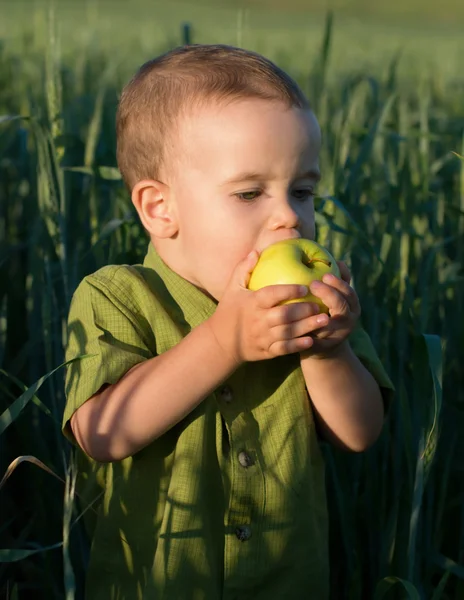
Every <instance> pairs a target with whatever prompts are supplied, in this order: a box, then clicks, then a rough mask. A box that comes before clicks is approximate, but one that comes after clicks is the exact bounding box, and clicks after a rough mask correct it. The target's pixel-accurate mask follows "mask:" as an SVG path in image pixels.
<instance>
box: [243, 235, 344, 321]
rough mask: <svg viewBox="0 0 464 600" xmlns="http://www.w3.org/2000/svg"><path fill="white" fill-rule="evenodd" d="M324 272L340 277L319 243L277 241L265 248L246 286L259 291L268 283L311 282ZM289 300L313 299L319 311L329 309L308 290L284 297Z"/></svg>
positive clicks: (333, 261)
mask: <svg viewBox="0 0 464 600" xmlns="http://www.w3.org/2000/svg"><path fill="white" fill-rule="evenodd" d="M326 273H332V274H333V275H336V276H337V277H340V269H339V268H338V265H337V262H336V260H335V259H334V257H333V256H332V255H331V254H330V252H328V250H326V249H325V248H324V247H323V246H321V245H320V244H318V243H317V242H313V241H312V240H307V239H304V238H299V239H290V240H281V241H280V242H276V243H274V244H271V245H270V246H268V247H267V248H265V249H264V250H263V251H262V252H261V254H260V256H259V259H258V262H257V263H256V266H255V268H254V269H253V272H252V274H251V277H250V281H249V283H248V289H250V290H253V291H255V290H259V289H261V288H263V287H266V286H268V285H277V284H294V283H296V284H298V285H306V286H308V288H309V286H310V285H311V282H313V281H314V280H316V279H318V280H322V277H323V276H324V275H325V274H326ZM293 302H313V303H315V304H317V305H318V306H319V309H320V311H321V312H325V313H326V314H328V313H329V309H328V308H327V306H326V305H325V304H324V303H323V302H322V300H321V299H320V298H317V297H316V296H313V294H311V292H308V294H306V296H303V297H300V298H295V299H292V300H287V301H285V302H282V304H291V303H293Z"/></svg>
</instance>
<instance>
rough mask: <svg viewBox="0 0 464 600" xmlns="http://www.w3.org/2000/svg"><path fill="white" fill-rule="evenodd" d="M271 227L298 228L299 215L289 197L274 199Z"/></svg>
mask: <svg viewBox="0 0 464 600" xmlns="http://www.w3.org/2000/svg"><path fill="white" fill-rule="evenodd" d="M270 225H271V229H279V228H280V227H285V228H286V229H298V227H299V225H300V217H299V215H298V213H297V212H296V211H295V209H294V208H293V206H292V203H291V201H290V198H288V197H287V198H285V197H284V198H282V199H280V200H276V202H275V204H274V207H273V211H272V214H271V223H270Z"/></svg>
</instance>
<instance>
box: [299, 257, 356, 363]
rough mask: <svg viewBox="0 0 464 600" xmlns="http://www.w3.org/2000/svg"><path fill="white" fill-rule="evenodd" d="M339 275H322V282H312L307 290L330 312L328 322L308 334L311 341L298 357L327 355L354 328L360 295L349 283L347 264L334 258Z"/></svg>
mask: <svg viewBox="0 0 464 600" xmlns="http://www.w3.org/2000/svg"><path fill="white" fill-rule="evenodd" d="M337 264H338V266H339V268H340V275H341V278H339V277H336V276H335V275H330V274H327V275H324V277H323V278H322V282H321V281H313V283H312V284H311V286H310V288H309V289H310V292H311V293H312V294H313V295H314V296H317V297H318V298H320V299H321V300H322V302H323V303H324V304H325V305H326V306H327V308H328V309H329V311H330V317H328V322H327V325H323V326H322V327H321V328H320V329H317V330H316V331H314V332H312V333H311V337H312V338H313V339H314V344H313V345H312V346H311V347H310V348H309V349H308V350H307V351H304V352H301V353H300V355H301V358H302V359H303V358H309V357H312V358H325V357H326V356H330V355H331V354H332V353H333V351H334V350H336V348H337V347H338V346H340V345H341V344H342V343H343V342H344V341H345V340H346V339H347V338H348V336H349V335H350V333H351V332H352V331H353V329H354V327H355V325H356V322H357V320H358V319H359V317H360V315H361V306H360V303H359V298H358V295H357V294H356V292H355V291H354V289H353V288H352V287H351V286H350V281H351V273H350V270H349V269H348V267H347V266H346V264H345V263H344V262H342V261H337Z"/></svg>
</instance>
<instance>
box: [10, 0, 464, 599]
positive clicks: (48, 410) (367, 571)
mask: <svg viewBox="0 0 464 600" xmlns="http://www.w3.org/2000/svg"><path fill="white" fill-rule="evenodd" d="M264 4H265V2H264V0H262V1H259V0H258V1H257V2H255V3H253V2H242V3H238V2H232V1H231V0H230V1H224V2H222V3H215V4H212V3H207V2H204V3H195V4H193V3H188V2H184V3H179V2H177V3H170V4H169V5H168V4H167V3H164V4H163V3H161V2H148V0H136V2H135V3H134V4H131V9H130V11H129V10H128V7H127V4H125V3H122V2H112V3H110V2H105V1H104V0H100V1H99V2H90V1H87V2H82V3H79V4H77V3H72V2H60V3H58V2H55V3H52V2H48V3H45V2H38V1H35V2H33V1H32V0H31V1H29V2H26V1H23V2H2V3H1V5H0V6H1V9H0V10H1V12H0V15H1V17H0V273H1V276H0V480H1V483H0V515H1V520H0V597H1V598H5V599H8V600H29V599H30V598H34V599H39V600H42V599H44V600H45V599H46V600H58V599H59V600H61V599H63V600H64V599H66V600H71V599H76V600H80V599H82V598H83V595H82V593H83V592H82V586H83V575H84V573H85V568H86V561H87V558H88V541H87V540H86V538H85V535H84V530H83V526H82V523H83V516H84V517H85V515H88V513H89V512H91V511H92V507H88V506H85V505H83V503H81V502H79V500H78V498H77V497H76V494H75V478H76V462H75V456H74V454H73V452H71V448H70V445H69V444H68V443H67V442H66V441H65V439H64V438H63V436H62V435H61V432H60V426H61V415H62V411H63V406H64V392H63V360H64V358H63V356H64V353H63V349H64V346H65V344H66V335H67V333H66V317H67V312H68V309H69V302H70V299H71V297H72V294H73V291H74V290H75V288H76V287H77V285H78V283H79V282H80V280H81V279H82V278H83V277H84V276H85V275H87V274H88V273H90V272H93V271H95V270H96V269H98V268H99V267H101V266H103V265H105V264H108V263H131V262H132V263H136V262H140V261H141V259H142V258H143V255H144V251H145V248H146V237H145V234H144V231H143V228H142V227H141V225H140V224H139V222H138V220H137V215H136V213H135V211H134V209H133V207H132V205H131V202H130V198H129V197H128V194H127V192H126V191H125V189H124V187H123V185H122V183H121V180H120V176H119V172H118V170H117V168H116V160H115V131H114V118H115V110H116V105H117V100H118V94H119V93H120V90H121V88H122V86H123V84H124V83H125V82H126V81H127V79H128V77H129V76H130V75H131V74H132V73H133V72H134V71H135V69H136V68H137V67H138V66H139V65H140V64H141V63H142V62H143V61H144V60H146V59H148V58H151V57H153V56H155V55H156V54H159V53H160V52H162V51H165V50H167V49H168V48H172V47H174V46H176V45H178V44H180V43H184V42H189V41H190V42H191V41H193V42H202V43H212V42H219V43H228V44H234V45H239V46H243V47H246V48H249V49H253V50H258V51H260V52H262V53H264V54H265V55H266V56H268V57H269V58H271V59H273V60H275V61H276V62H277V63H278V64H279V65H280V66H282V67H283V68H285V69H287V70H288V71H289V72H290V73H291V74H292V75H293V76H294V77H295V78H296V79H297V80H298V82H299V83H300V84H301V86H302V87H303V89H304V90H305V92H306V93H307V94H308V96H309V98H310V100H311V103H312V104H313V106H314V108H315V111H316V114H317V116H318V119H319V122H320V124H321V128H322V131H323V139H324V141H323V150H322V158H321V167H322V173H323V179H322V183H321V187H320V194H321V196H320V197H319V198H318V199H317V226H318V239H319V241H320V242H321V243H323V244H325V245H327V246H328V247H329V248H330V249H331V251H332V252H333V253H334V254H335V255H336V256H337V258H339V259H341V260H346V261H347V262H348V263H349V265H350V266H351V269H352V271H353V276H354V285H355V287H356V290H357V292H358V294H359V296H360V299H361V304H362V307H363V315H362V322H363V325H364V327H365V328H366V329H367V331H368V332H369V334H370V335H371V338H372V340H373V343H374V345H375V347H376V348H377V350H378V352H379V355H380V357H381V359H382V361H383V362H384V364H385V366H386V368H387V370H388V372H389V373H390V375H391V377H392V379H393V382H394V384H395V386H396V390H397V393H396V399H395V402H394V404H393V406H392V410H391V413H390V415H389V418H388V421H387V423H386V425H385V428H384V431H383V433H382V436H381V438H380V440H379V441H378V443H377V444H376V445H375V446H374V447H373V448H372V449H370V450H369V451H368V452H366V453H364V454H362V455H349V454H344V453H342V452H338V451H336V450H334V449H332V448H329V447H324V454H325V457H326V460H327V469H328V488H329V499H330V515H331V559H332V587H333V599H334V600H361V599H368V600H371V599H374V600H381V599H383V598H385V599H386V600H389V599H394V598H398V599H403V598H411V599H420V600H463V599H464V371H463V368H462V365H461V362H460V361H461V360H462V359H463V358H464V355H463V351H464V310H463V305H464V283H463V282H464V271H463V265H464V162H463V161H462V160H461V158H460V155H463V154H464V78H463V76H462V67H461V65H462V60H463V57H464V41H463V39H462V36H461V35H460V30H461V27H462V23H464V20H463V19H464V9H462V3H458V2H453V0H447V1H445V2H444V3H442V4H441V5H440V7H438V9H437V8H436V9H435V13H434V12H433V11H434V9H433V6H432V4H431V3H427V2H425V3H418V2H415V0H414V2H412V3H409V4H408V2H403V3H401V2H396V1H395V2H391V3H390V4H389V6H390V11H386V9H385V10H383V9H382V11H381V14H375V12H376V11H375V10H374V9H372V6H373V4H372V3H365V2H364V3H363V2H362V1H361V0H359V1H357V2H353V3H352V4H353V7H352V8H350V10H348V9H347V7H346V3H344V2H341V1H340V2H339V3H338V5H337V2H335V3H334V6H335V9H334V11H333V12H330V13H328V12H327V11H326V10H325V8H326V6H325V3H324V2H315V3H314V10H313V11H312V12H311V13H309V12H308V11H307V10H306V11H305V10H303V9H304V6H303V4H304V3H302V2H299V1H298V0H293V1H292V2H289V3H288V7H287V10H286V11H285V12H283V11H282V9H281V5H282V4H283V3H281V2H278V1H277V0H276V1H275V2H272V3H269V4H268V5H267V7H266V6H264ZM419 6H423V11H422V13H423V14H422V20H420V22H419V20H418V19H416V18H414V16H415V15H417V12H418V7H419ZM356 7H357V8H356ZM369 7H370V8H369ZM395 7H396V8H395ZM405 7H406V8H408V7H409V9H410V10H406V9H405ZM414 7H415V8H414ZM403 9H404V10H403ZM395 10H396V12H395ZM363 11H364V12H363ZM414 11H416V12H414ZM437 11H438V12H437ZM395 19H396V20H395ZM2 478H3V479H2ZM186 597H187V596H186ZM310 598H311V595H310V590H308V599H310ZM316 600H317V599H316Z"/></svg>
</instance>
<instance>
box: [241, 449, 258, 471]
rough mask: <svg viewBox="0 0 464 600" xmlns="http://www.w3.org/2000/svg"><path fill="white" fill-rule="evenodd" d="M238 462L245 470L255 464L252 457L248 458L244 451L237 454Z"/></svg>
mask: <svg viewBox="0 0 464 600" xmlns="http://www.w3.org/2000/svg"><path fill="white" fill-rule="evenodd" d="M238 462H239V463H240V464H241V465H242V467H245V469H246V468H247V467H251V466H252V465H254V464H255V461H254V460H253V457H252V456H250V455H249V454H248V452H245V450H242V451H241V452H239V453H238Z"/></svg>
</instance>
